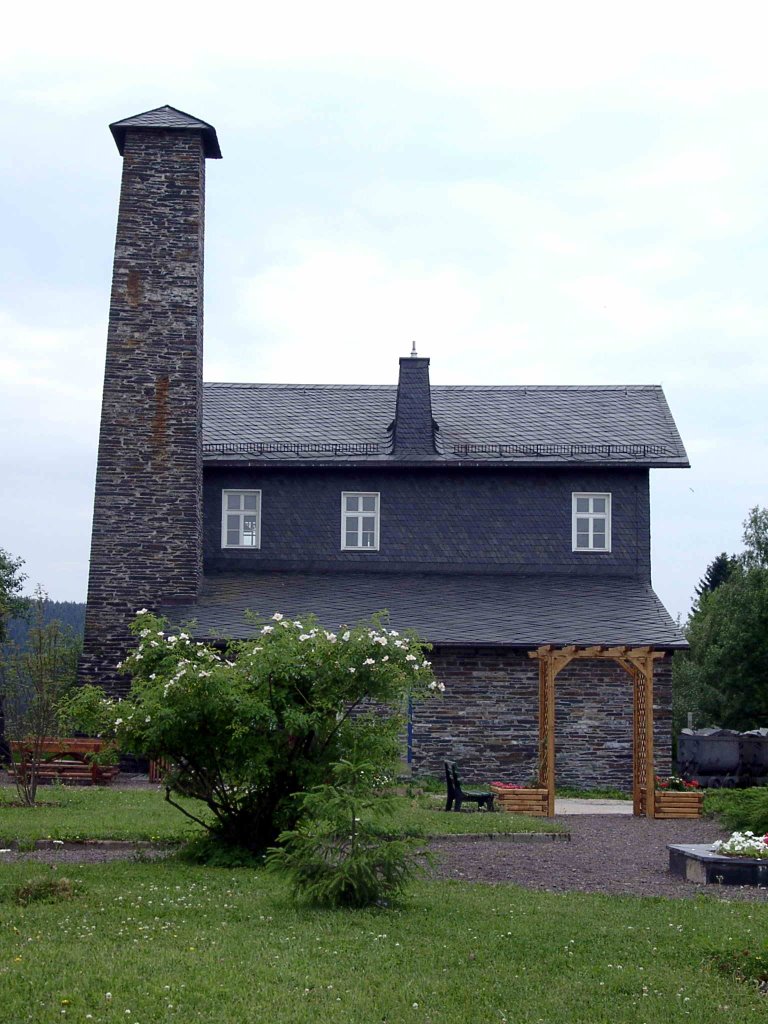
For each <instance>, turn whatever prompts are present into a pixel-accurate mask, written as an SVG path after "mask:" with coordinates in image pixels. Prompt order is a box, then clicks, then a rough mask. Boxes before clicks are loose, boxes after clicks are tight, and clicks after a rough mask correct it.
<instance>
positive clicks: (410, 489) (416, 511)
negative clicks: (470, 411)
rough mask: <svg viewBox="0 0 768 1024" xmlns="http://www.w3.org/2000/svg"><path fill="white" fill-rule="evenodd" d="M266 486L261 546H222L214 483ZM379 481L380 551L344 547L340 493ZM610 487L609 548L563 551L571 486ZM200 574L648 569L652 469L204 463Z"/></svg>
mask: <svg viewBox="0 0 768 1024" xmlns="http://www.w3.org/2000/svg"><path fill="white" fill-rule="evenodd" d="M225 488H242V489H249V488H258V489H260V490H261V491H262V527H261V548H260V549H259V550H239V549H235V550H232V549H227V550H223V549H222V548H221V492H222V490H223V489H225ZM343 490H352V491H355V490H360V491H379V492H380V494H381V531H380V533H381V544H380V550H379V551H365V552H355V551H342V550H341V544H340V531H341V492H342V491H343ZM573 491H598V492H603V491H610V492H611V494H612V496H613V498H612V515H613V543H612V551H611V552H610V553H600V554H598V553H595V554H591V553H588V554H585V553H581V552H573V551H571V494H572V492H573ZM204 536H205V571H206V574H209V573H214V572H221V571H231V570H248V569H259V570H265V569H271V570H280V569H282V570H297V571H303V572H314V571H323V570H339V569H344V570H351V571H354V570H355V569H360V570H367V571H373V572H375V571H377V570H381V571H384V570H389V571H393V570H398V571H401V570H402V571H409V570H424V569H426V570H429V569H439V570H441V571H450V570H452V569H454V570H455V571H457V572H468V571H494V570H496V571H511V572H530V573H539V572H553V573H566V574H568V573H574V574H579V573H586V574H590V575H596V574H597V575H599V574H602V573H607V574H619V575H625V576H638V577H641V578H643V579H650V525H649V503H648V471H647V470H645V469H623V470H619V469H616V470H588V469H582V470H570V469H542V470H535V469H528V470H522V469H510V470H504V469H485V468H480V469H477V470H474V471H468V470H451V469H440V470H429V469H418V470H411V471H409V470H406V469H387V470H385V469H381V470H378V471H377V470H370V469H369V470H350V471H348V472H345V471H342V470H339V469H335V470H334V469H331V468H329V469H318V470H313V469H308V468H304V469H297V470H290V469H287V470H277V469H274V470H272V469H269V468H266V469H260V470H247V469H243V470H240V469H218V468H214V467H208V466H206V467H205V481H204Z"/></svg>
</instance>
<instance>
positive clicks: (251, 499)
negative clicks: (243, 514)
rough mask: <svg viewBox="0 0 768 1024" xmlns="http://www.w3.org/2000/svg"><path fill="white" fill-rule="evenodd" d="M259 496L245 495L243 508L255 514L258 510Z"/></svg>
mask: <svg viewBox="0 0 768 1024" xmlns="http://www.w3.org/2000/svg"><path fill="white" fill-rule="evenodd" d="M258 501H259V496H258V494H244V495H243V508H244V509H245V510H246V511H247V512H255V511H256V509H257V508H258Z"/></svg>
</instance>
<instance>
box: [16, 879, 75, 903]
mask: <svg viewBox="0 0 768 1024" xmlns="http://www.w3.org/2000/svg"><path fill="white" fill-rule="evenodd" d="M78 889H79V886H78V885H77V884H76V883H75V882H73V881H72V880H71V879H69V878H32V879H30V880H29V881H28V882H24V883H23V884H22V885H17V886H16V887H15V889H14V890H13V901H14V903H18V904H19V906H21V907H28V906H29V905H30V903H60V902H61V901H62V900H71V899H72V898H73V897H74V896H76V895H77V892H78Z"/></svg>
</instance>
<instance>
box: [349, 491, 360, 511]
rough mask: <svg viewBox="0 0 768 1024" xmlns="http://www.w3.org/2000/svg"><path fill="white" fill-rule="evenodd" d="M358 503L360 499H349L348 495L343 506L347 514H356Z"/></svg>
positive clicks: (353, 497)
mask: <svg viewBox="0 0 768 1024" xmlns="http://www.w3.org/2000/svg"><path fill="white" fill-rule="evenodd" d="M359 501H360V499H359V498H358V497H356V496H352V497H350V496H349V495H348V496H347V503H346V506H345V507H346V510H347V512H357V510H358V508H359V504H358V502H359Z"/></svg>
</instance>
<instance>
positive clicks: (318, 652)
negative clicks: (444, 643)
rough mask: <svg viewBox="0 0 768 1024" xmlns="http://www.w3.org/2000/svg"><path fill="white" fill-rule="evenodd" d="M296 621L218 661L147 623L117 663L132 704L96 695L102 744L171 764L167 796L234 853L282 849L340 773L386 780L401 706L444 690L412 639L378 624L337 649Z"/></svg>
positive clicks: (325, 635)
mask: <svg viewBox="0 0 768 1024" xmlns="http://www.w3.org/2000/svg"><path fill="white" fill-rule="evenodd" d="M302 620H303V621H299V620H298V619H297V620H292V619H289V618H286V617H285V616H284V615H283V614H282V613H281V612H275V613H274V615H272V617H271V620H270V622H269V623H267V624H263V623H261V622H259V623H256V624H255V625H254V632H256V633H257V634H258V637H257V640H256V642H254V640H253V639H251V640H245V641H237V642H232V643H229V644H227V645H226V646H224V645H220V646H219V647H215V646H213V645H208V644H203V643H200V642H196V641H195V640H194V639H193V637H191V636H190V635H189V633H186V632H176V631H173V630H169V628H168V625H167V623H165V622H163V621H162V620H161V619H158V618H156V617H155V616H154V615H151V614H150V613H149V612H147V611H146V610H144V611H142V612H141V613H137V616H136V619H135V621H134V624H133V626H132V631H133V633H134V635H135V637H136V639H137V644H136V646H135V647H134V649H133V650H132V652H131V653H130V654H129V655H128V657H127V658H126V659H125V661H124V663H123V670H124V671H127V672H130V674H131V676H132V683H131V689H130V692H129V694H128V695H127V697H126V698H124V699H123V700H122V701H112V700H103V694H102V693H101V692H100V691H99V701H100V703H101V710H102V714H103V717H104V720H105V721H104V726H103V731H104V732H106V733H109V734H111V735H114V736H116V738H117V740H118V743H119V744H120V747H121V748H122V749H123V750H129V751H131V752H133V753H136V754H142V755H144V756H146V757H150V758H153V759H155V760H163V761H165V762H170V763H172V764H173V766H174V767H173V769H172V771H171V773H170V775H169V776H168V777H167V779H166V782H167V784H168V787H169V791H172V792H176V793H180V794H184V795H186V796H191V797H195V798H197V799H199V800H201V801H203V802H204V803H205V804H206V805H207V807H208V809H209V810H210V811H211V813H212V814H213V816H214V819H215V825H214V826H213V831H214V832H215V833H216V834H217V835H218V837H220V838H222V839H223V840H224V841H225V842H227V843H229V844H230V845H236V846H242V847H247V848H249V849H252V850H263V849H264V848H265V847H266V846H268V845H269V844H270V843H272V842H274V840H275V839H276V837H277V835H278V833H279V832H281V831H282V830H284V829H290V828H292V827H293V826H294V825H295V822H296V815H297V811H298V806H299V799H298V796H299V794H301V793H305V792H306V791H307V790H309V789H311V788H312V787H314V786H317V785H321V784H323V783H326V782H327V781H328V780H329V778H330V773H331V769H332V766H333V765H334V764H338V763H339V762H340V761H341V760H343V759H349V760H359V759H360V758H361V755H363V754H364V756H365V760H366V761H368V762H371V763H372V764H373V765H374V766H375V767H376V769H377V770H379V769H380V771H379V774H380V775H386V774H387V773H388V771H389V770H390V768H391V766H392V765H393V764H396V762H397V758H398V755H399V753H400V743H399V736H400V735H402V727H403V721H402V712H403V710H404V708H405V707H406V705H407V701H408V700H409V699H419V698H426V697H432V696H435V695H436V694H437V693H438V692H441V691H442V690H443V688H444V687H443V684H442V683H438V682H437V681H436V680H435V678H434V675H433V673H432V668H431V665H430V663H429V661H427V660H425V657H424V655H425V652H426V650H427V645H425V644H424V643H423V642H422V641H421V640H419V638H418V637H417V636H415V635H414V634H411V633H407V634H405V635H398V634H397V633H396V632H395V631H394V630H388V629H387V628H386V627H385V626H384V625H383V624H382V623H381V621H380V620H379V619H378V618H374V619H372V620H371V621H369V622H366V623H364V624H362V625H358V626H355V627H354V628H352V627H350V628H347V627H343V632H342V633H341V636H340V637H339V636H338V635H337V634H336V633H334V632H331V631H330V630H327V629H324V628H322V627H321V626H320V624H319V623H318V622H317V620H316V619H314V618H313V617H312V616H311V615H310V616H302ZM339 641H341V642H339ZM87 690H88V688H82V689H81V691H80V693H79V699H80V701H84V700H86V698H87V699H90V695H89V694H88V693H85V692H84V691H87ZM384 708H388V709H389V711H387V712H386V713H384V714H382V709H384ZM169 799H170V797H169ZM185 813H187V814H189V816H191V817H195V820H199V821H200V823H201V824H204V825H206V827H208V825H207V824H206V822H205V821H203V820H202V819H201V818H198V817H197V816H194V815H192V814H190V812H188V811H185Z"/></svg>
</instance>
